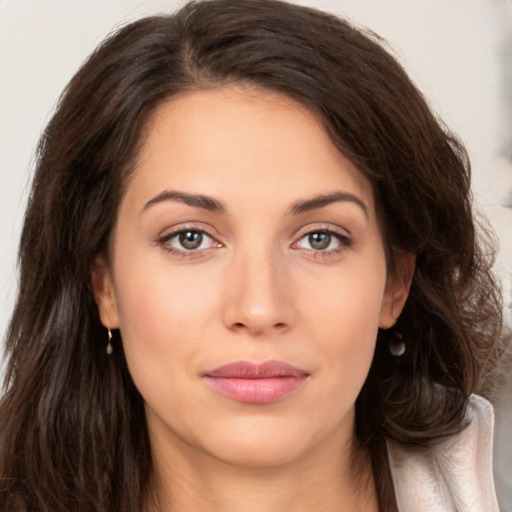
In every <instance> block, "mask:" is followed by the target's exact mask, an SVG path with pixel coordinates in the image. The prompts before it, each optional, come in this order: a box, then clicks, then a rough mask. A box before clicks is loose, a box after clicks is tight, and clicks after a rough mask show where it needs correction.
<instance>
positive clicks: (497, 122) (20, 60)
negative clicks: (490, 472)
mask: <svg viewBox="0 0 512 512" xmlns="http://www.w3.org/2000/svg"><path fill="white" fill-rule="evenodd" d="M183 3H184V2H183V1H176V0H174V1H171V0H169V1H163V0H145V1H141V0H138V1H137V0H108V2H106V1H105V0H88V1H87V2H84V1H78V0H44V1H41V0H0V220H1V222H0V240H1V243H0V336H2V335H3V333H4V331H5V329H6V326H7V322H8V318H9V314H10V311H11V309H12V305H13V301H14V295H15V292H16V249H17V243H18V237H19V231H20V228H21V222H22V218H23V210H24V206H25V202H26V198H27V193H28V187H29V183H30V171H31V169H32V164H33V160H32V158H33V153H34V149H35V145H36V142H37V139H38V136H39V134H40V132H41V130H42V129H43V127H44V125H45V123H46V122H47V121H48V119H49V116H50V114H51V111H52V108H53V106H54V105H55V102H56V101H57V99H58V96H59V94H60V91H61V90H62V89H63V87H64V86H65V84H66V83H67V81H68V80H69V79H70V78H71V76H72V74H73V72H74V71H75V70H76V69H77V67H78V66H79V64H80V63H81V62H82V61H83V60H84V59H85V58H86V56H87V55H88V54H89V53H90V52H91V51H92V50H93V49H94V47H95V46H96V45H97V44H98V43H99V42H100V41H101V40H102V39H103V37H104V36H105V35H106V34H107V33H108V32H109V31H110V30H111V29H112V28H113V27H114V26H117V25H119V24H120V23H123V22H126V21H127V20H131V19H135V18H138V17H140V16H144V15H147V14H152V13H155V12H161V11H172V10H174V9H175V8H176V6H178V5H181V4H183ZM296 3H299V4H303V5H313V6H316V7H319V8H322V9H325V10H329V11H332V12H335V13H337V14H341V15H345V16H347V17H349V18H351V19H352V20H353V21H354V22H355V23H356V24H358V25H363V26H367V27H369V28H371V29H372V30H374V31H376V32H377V33H379V34H380V35H381V36H383V37H384V38H386V39H387V40H388V42H389V44H390V47H391V49H392V51H393V52H394V54H395V55H396V56H397V57H398V58H399V60H400V61H401V62H402V64H403V65H404V66H405V68H406V70H407V71H408V72H409V74H410V75H411V76H412V78H413V79H414V80H415V81H416V83H417V84H418V85H419V87H420V89H421V90H422V91H423V92H424V93H425V95H426V96H427V98H429V101H430V103H431V105H432V107H433V108H434V109H435V110H436V111H437V112H438V113H439V114H440V115H441V117H442V118H443V119H444V120H445V121H446V123H447V124H448V125H449V126H450V127H451V128H452V129H453V130H454V131H455V132H457V133H458V134H459V135H460V136H461V138H462V140H463V141H464V142H465V143H466V145H467V147H468V149H469V152H470V156H471V158H472V161H473V172H474V181H473V189H474V194H475V197H476V201H477V204H478V206H479V208H480V209H481V210H482V211H483V212H484V213H485V214H486V215H487V217H488V218H489V219H490V220H491V222H492V223H493V225H494V227H495V229H496V230H497V232H498V236H499V239H500V243H501V249H500V253H499V257H498V260H497V263H496V272H497V273H498V274H499V276H500V278H501V280H502V284H503V290H504V297H505V310H504V313H505V321H506V323H508V325H510V326H512V305H511V302H512V164H511V160H512V2H511V1H510V0H311V1H296ZM509 382H510V386H509V387H510V388H511V389H509V391H508V392H506V393H505V392H504V393H503V394H502V397H501V399H500V400H499V401H498V402H497V403H496V407H497V419H498V426H497V444H496V446H497V449H496V456H497V457H496V472H497V475H498V485H499V489H500V493H501V500H502V508H503V510H506V511H512V463H511V459H512V455H511V448H510V447H511V445H512V432H511V431H512V397H511V393H512V378H510V379H509Z"/></svg>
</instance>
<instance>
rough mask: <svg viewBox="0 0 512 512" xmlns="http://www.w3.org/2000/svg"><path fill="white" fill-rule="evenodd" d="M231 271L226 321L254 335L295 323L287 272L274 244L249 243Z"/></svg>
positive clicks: (237, 255) (241, 251) (241, 250)
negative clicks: (287, 284)
mask: <svg viewBox="0 0 512 512" xmlns="http://www.w3.org/2000/svg"><path fill="white" fill-rule="evenodd" d="M232 267H233V268H232V269H231V271H230V272H229V278H228V287H229V288H230V290H229V292H228V301H227V304H226V307H225V321H226V323H227V325H228V326H229V327H230V328H237V329H240V328H244V329H247V330H249V331H250V332H252V333H253V334H261V333H264V332H267V331H268V330H272V329H283V328H285V327H286V326H288V325H289V324H290V322H291V310H290V307H291V304H290V303H289V300H288V299H287V295H288V293H287V286H286V283H285V281H286V275H287V273H286V269H285V268H284V263H283V261H282V255H281V254H280V251H279V250H278V248H277V247H276V246H275V244H272V243H266V244H265V243H261V240H260V242H259V243H258V242H256V243H248V244H246V245H245V246H244V247H243V248H240V249H239V250H238V251H236V253H235V256H234V261H233V266H232Z"/></svg>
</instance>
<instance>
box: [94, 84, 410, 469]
mask: <svg viewBox="0 0 512 512" xmlns="http://www.w3.org/2000/svg"><path fill="white" fill-rule="evenodd" d="M144 137H145V138H144V144H143V147H142V149H141V152H140V157H139V159H138V163H137V165H136V169H135V172H134V174H133V176H132V178H131V181H130V182H129V185H128V187H127V191H126V195H125V197H124V199H123V201H122V204H121V206H120V210H119V215H118V219H117V224H116V227H115V229H114V231H113V233H112V237H111V251H110V255H109V258H108V263H107V261H106V259H102V258H98V260H97V262H96V263H97V264H96V266H95V269H94V271H93V283H94V288H95V295H96V300H97V302H98V305H99V308H100V314H101V318H102V322H103V323H104V325H105V326H106V327H109V328H119V329H120V332H121V337H122V340H123V347H124V351H125V353H126V359H127V361H128V366H129V370H130V373H131V375H132V377H133V380H134V382H135V385H136V386H137V388H138V390H139V391H140V393H141V395H142V397H143V398H144V401H145V405H146V413H147V422H148V427H149V432H150V438H151V440H152V443H153V449H154V451H155V452H156V453H167V454H169V455H170V456H177V455H176V454H178V453H180V454H183V453H187V454H188V455H187V457H189V458H197V460H201V459H202V458H203V459H204V457H205V456H207V457H213V458H215V459H220V460H223V461H227V462H231V463H235V464H250V465H258V464H264V465H269V464H270V465H276V464H281V463H285V462H289V461H292V460H296V459H299V458H301V457H308V456H312V455H313V454H315V453H317V454H318V453H321V452H323V453H328V452H329V450H330V451H331V452H332V448H333V446H337V447H343V446H348V444H349V443H350V440H351V439H352V435H353V428H354V402H355V400H356V397H357V395H358V393H359V391H360V389H361V387H362V385H363V383H364V381H365V378H366V376H367V373H368V370H369V367H370V363H371V360H372V356H373V352H374V347H375V341H376V336H377V329H378V327H379V326H381V327H384V328H388V327H390V326H391V325H392V324H393V323H394V321H395V319H396V318H397V316H398V315H399V313H400V311H401V308H402V306H403V303H404V302H405V298H406V290H405V288H404V286H403V284H402V282H401V280H397V279H391V278H389V276H387V274H386V261H385V255H384V248H383V242H382V239H381V236H380V232H379V228H378V222H377V218H376V214H375V205H374V202H373V198H372V193H371V189H370V186H369V184H368V183H367V181H366V180H365V179H364V177H363V176H362V175H361V174H360V172H359V171H358V170H357V169H356V168H355V167H354V165H353V164H352V163H351V162H350V161H349V160H347V159H346V158H344V157H343V156H342V155H341V154H340V153H339V152H338V151H337V150H336V148H335V147H334V145H333V143H332V142H331V140H330V139H329V137H328V136H327V134H326V133H325V131H324V129H323V128H322V127H321V126H320V124H319V123H318V122H317V121H316V119H315V117H314V116H313V115H312V114H310V113H309V112H308V111H307V110H306V109H305V108H304V107H302V106H300V105H298V104H297V103H295V102H293V101H292V100H290V99H287V98H285V97H283V96H280V95H277V94H274V93H269V92H265V91H261V90H258V89H249V88H242V87H238V88H234V87H230V88H228V87H223V88H218V89H212V90H207V91H201V92H193V93H189V94H186V95H182V96H180V97H178V98H176V99H173V100H171V101H169V102H168V103H166V104H164V105H162V106H160V107H159V108H158V109H157V110H156V112H155V113H154V115H153V116H152V118H151V119H150V120H149V122H148V124H147V128H146V131H145V136H144ZM105 343H106V340H105ZM338 453H339V452H338Z"/></svg>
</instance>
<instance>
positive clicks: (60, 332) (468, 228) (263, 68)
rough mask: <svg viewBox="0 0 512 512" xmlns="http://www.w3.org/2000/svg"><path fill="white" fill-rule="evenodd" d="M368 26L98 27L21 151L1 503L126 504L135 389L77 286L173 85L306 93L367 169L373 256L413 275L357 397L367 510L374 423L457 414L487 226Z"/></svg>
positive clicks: (262, 18)
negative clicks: (101, 35)
mask: <svg viewBox="0 0 512 512" xmlns="http://www.w3.org/2000/svg"><path fill="white" fill-rule="evenodd" d="M384 46H385V45H384V44H383V42H382V41H381V40H380V39H379V38H378V37H377V36H376V35H375V34H372V33H370V32H364V31H362V30H360V29H357V28H355V27H353V26H352V25H350V24H349V23H348V22H347V21H344V20H342V19H339V18H337V17H335V16H332V15H329V14H326V13H322V12H320V11H317V10H314V9H310V8H305V7H299V6H297V5H291V4H288V3H285V2H281V1H278V0H211V1H203V2H191V3H189V4H187V5H185V6H184V7H183V8H182V9H181V10H179V11H178V12H177V13H176V14H175V15H162V16H155V17H149V18H145V19H141V20H139V21H136V22H134V23H131V24H129V25H127V26H125V27H122V28H120V29H119V30H118V31H117V32H116V33H114V34H113V35H111V36H110V37H109V38H108V39H107V40H106V41H105V42H103V43H102V44H101V45H100V46H99V47H98V48H97V49H96V51H95V52H94V53H93V54H92V55H91V56H90V58H89V59H88V60H87V61H86V62H85V63H84V64H83V66H82V67H81V69H80V70H79V71H78V72H77V73H76V75H75V76H74V78H73V79H72V80H71V82H70V83H69V85H68V86H67V88H66V89H65V91H64V93H63V95H62V97H61V99H60V102H59V104H58V106H57V109H56V111H55V113H54V115H53V117H52V119H51V121H50V122H49V124H48V126H47V128H46V130H45V131H44V133H43V135H42V138H41V140H40V143H39V146H38V150H37V165H36V170H35V174H34V178H33V185H32V190H31V194H30V198H29V201H28V207H27V211H26V216H25V221H24V226H23V231H22V235H21V243H20V248H19V261H20V267H19V268H20V280H19V293H18V297H17V303H16V306H15V309H14V313H13V315H12V319H11V322H10V326H9V329H8V332H7V337H6V351H7V358H8V366H7V372H6V378H5V385H4V386H5V395H4V396H3V398H2V400H1V404H0V509H1V510H9V511H11V512H22V511H25V512H26V511H41V512H43V511H44V512H49V511H51V512H64V511H69V510H77V511H92V510H94V511H96V512H106V511H112V510H116V511H119V512H125V511H126V512H135V511H139V510H141V508H142V507H143V505H144V500H145V498H146V497H147V494H148V492H149V488H150V483H151V482H150V481H151V472H152V461H151V453H150V443H149V438H148V433H147V427H146V422H145V415H144V407H143V400H142V398H141V396H140V395H139V393H138V391H137V390H136V389H135V387H134V385H133V382H132V380H131V378H130V375H129V372H128V369H127V365H126V361H125V358H124V355H123V351H122V346H121V343H120V340H119V337H118V335H116V336H115V339H114V343H116V344H117V345H119V346H118V347H116V350H115V351H114V354H113V355H112V356H110V357H109V356H107V355H106V354H105V345H106V333H105V329H104V328H103V327H102V325H101V323H100V321H99V316H98V311H97V307H96V304H95V302H94V299H93V294H92V289H91V281H90V274H91V264H92V262H93V260H94V258H95V256H97V255H98V254H99V253H101V252H102V251H105V250H106V249H107V246H108V241H109V235H110V233H111V231H112V227H113V225H114V223H115V222H116V212H117V209H118V205H119V203H120V200H121V198H122V196H123V191H124V189H125V187H126V184H127V183H128V181H129V179H130V174H131V172H132V170H133V167H134V162H135V159H136V156H137V152H138V150H139V146H140V138H141V130H142V129H143V127H144V123H145V121H146V120H147V118H148V116H149V115H150V113H151V112H152V111H154V109H155V108H156V107H157V106H158V105H160V104H161V103H162V102H164V101H166V100H168V99H169V98H172V97H173V96H175V95H178V94H180V93H183V92H186V91H193V90H200V89H205V88H209V87H213V86H218V85H223V84H231V83H248V84H252V85H255V86H258V87H261V88H264V89H268V90H272V91H276V92H278V93H281V94H284V95H286V96H288V97H290V98H293V99H294V100H296V101H298V102H300V103H301V104H303V105H305V106H306V107H307V108H308V109H310V111H312V112H313V113H314V114H315V115H316V116H317V117H318V119H319V120H320V121H321V122H322V123H323V126H324V127H325V129H326V131H327V133H328V134H329V136H330V137H331V139H332V141H333V142H334V144H335V145H336V146H337V148H338V149H339V150H340V151H341V152H342V153H343V154H344V155H345V156H347V157H348V158H349V159H350V160H351V161H352V162H354V163H355V164H356V165H357V167H358V168H359V170H360V171H361V173H362V174H363V175H365V176H366V177H367V178H368V180H369V181H370V182H371V184H372V187H373V192H374V195H375V201H376V205H377V208H378V218H379V222H380V226H381V230H382V233H383V239H384V243H385V246H386V253H387V260H388V266H389V270H390V271H391V272H396V271H397V270H396V269H397V265H396V263H395V262H396V259H397V256H398V255H399V254H400V252H404V251H405V252H407V253H412V254H414V255H415V258H416V271H415V274H414V278H413V281H412V286H411V290H410V296H409V299H408V301H407V304H406V306H405V309H404V311H403V313H402V315H401V317H400V319H399V322H398V325H397V329H399V330H400V332H401V333H402V335H403V337H404V339H405V340H406V344H407V351H406V353H405V355H403V356H402V357H400V358H394V357H393V356H391V355H390V354H389V351H388V347H387V344H388V341H389V340H388V337H389V333H388V332H386V331H382V332H379V334H378V339H377V348H376V352H375V357H374V361H373V364H372V367H371V370H370V373H369V375H368V378H367V381H366V383H365V385H364V387H363V389H362V391H361V393H360V396H359V397H358V400H357V403H356V436H357V439H358V441H359V442H360V443H361V446H363V447H364V449H365V450H367V451H368V453H369V454H370V458H371V460H372V465H373V470H374V474H375V477H376V481H377V487H378V494H379V500H380V503H381V507H382V509H383V510H384V509H385V510H388V508H387V507H388V505H389V504H390V503H392V500H393V498H392V494H393V491H392V488H391V483H390V478H389V474H388V472H387V469H386V468H387V465H386V464H387V463H386V455H385V443H384V440H385V438H386V437H389V438H393V439H396V440H399V441H402V442H405V443H410V444H414V445H418V444H423V443H426V442H430V441H431V440H433V439H436V438H439V437H441V436H445V435H448V434H451V433H453V432H456V431H458V430H460V429H461V428H463V427H464V422H463V418H464V410H465V406H466V403H467V399H468V397H469V395H470V394H471V393H473V392H475V391H477V390H478V389H479V386H480V382H481V378H482V375H483V372H484V371H486V369H488V367H489V365H486V362H487V361H488V359H489V354H490V353H491V351H492V347H493V345H494V343H495V340H496V339H497V336H498V334H499V329H500V324H501V321H500V320H501V319H500V311H501V307H500V300H499V293H498V289H497V285H496V283H495V281H494V279H493V277H492V274H491V271H490V267H491V258H490V254H491V253H490V252H489V247H490V245H489V241H488V240H485V239H483V238H481V237H480V236H479V235H478V234H477V228H476V223H475V220H474V215H473V211H472V197H471V193H470V169H469V162H468V159H467V156H466V152H465V150H464V148H463V146H462V145H461V144H460V143H459V142H458V141H457V139H456V138H455V137H454V136H453V135H452V134H451V133H450V132H449V131H448V130H447V129H446V127H445V126H443V125H442V123H440V121H439V120H437V119H436V117H435V116H434V115H433V114H432V112H431V111H430V109H429V108H428V106H427V103H426V101H425V100H424V98H423V97H422V95H421V94H420V92H419V91H418V90H417V89H416V87H415V86H414V85H413V84H412V82H411V80H410V79H409V78H408V76H407V75H406V73H405V72H404V70H403V69H402V68H401V66H400V65H399V64H398V63H397V62H396V60H395V59H394V58H393V57H392V56H391V55H390V54H389V53H388V52H387V50H386V49H385V48H384Z"/></svg>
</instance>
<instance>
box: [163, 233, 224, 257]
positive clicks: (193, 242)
mask: <svg viewBox="0 0 512 512" xmlns="http://www.w3.org/2000/svg"><path fill="white" fill-rule="evenodd" d="M159 242H160V243H161V244H162V245H163V246H164V248H165V249H167V250H168V251H171V252H193V251H200V250H203V249H209V248H211V247H217V246H219V245H220V244H219V243H218V242H216V241H215V240H214V239H213V238H212V237H211V236H210V235H209V234H208V233H206V232H204V231H202V230H199V229H182V230H180V231H175V232H174V233H170V234H168V235H166V236H164V237H162V238H161V239H160V240H159Z"/></svg>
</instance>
